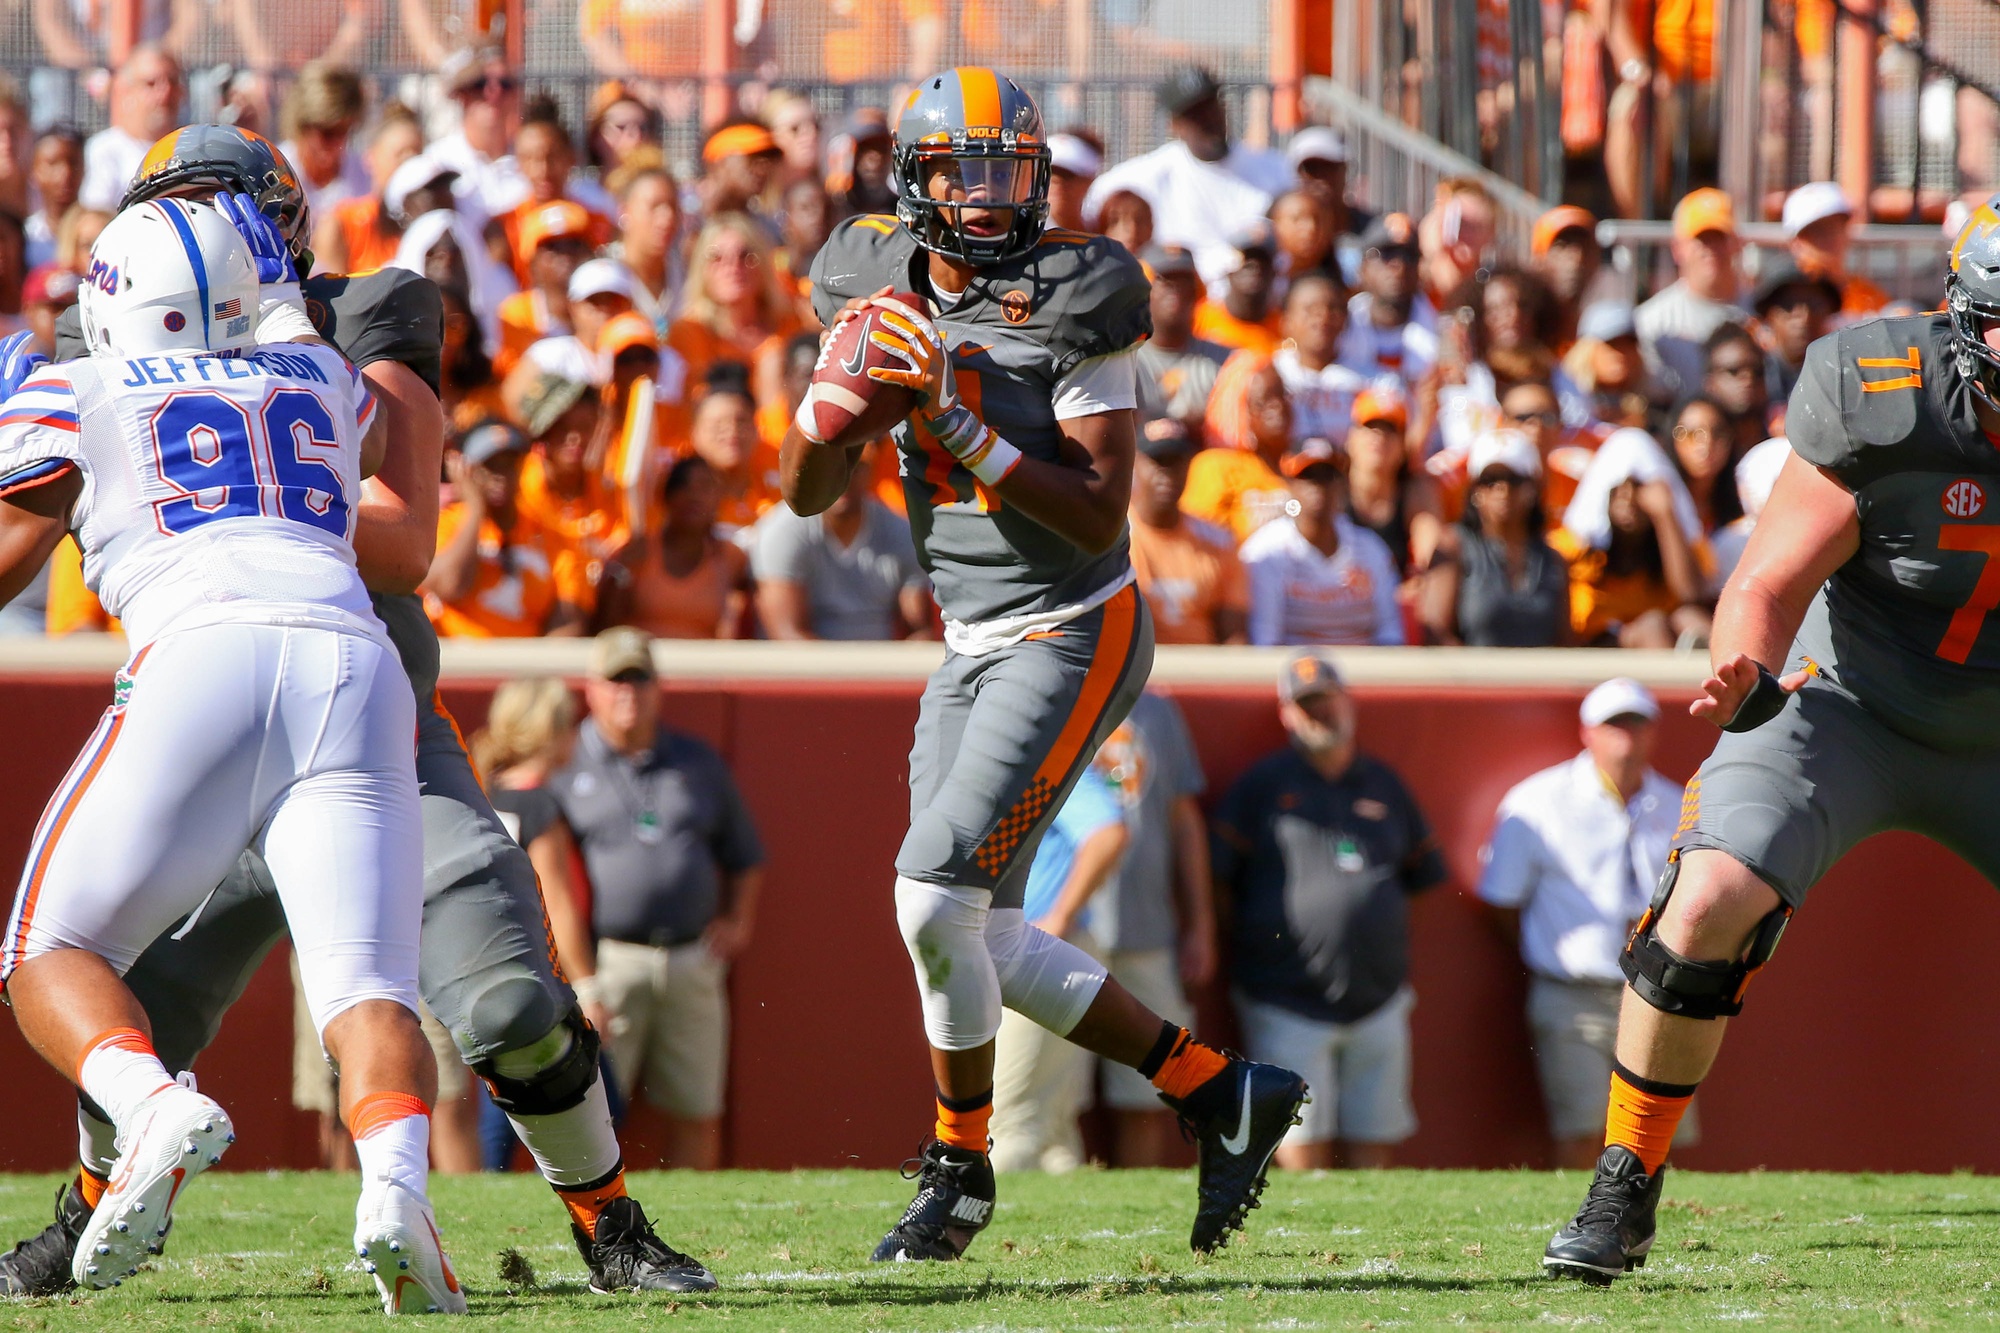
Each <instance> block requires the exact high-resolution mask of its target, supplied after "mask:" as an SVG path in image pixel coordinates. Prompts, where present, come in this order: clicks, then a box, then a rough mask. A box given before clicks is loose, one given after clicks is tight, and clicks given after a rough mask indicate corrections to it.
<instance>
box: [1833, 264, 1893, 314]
mask: <svg viewBox="0 0 2000 1333" xmlns="http://www.w3.org/2000/svg"><path fill="white" fill-rule="evenodd" d="M1888 304H1889V293H1887V292H1885V291H1883V290H1882V289H1881V288H1880V287H1877V286H1876V285H1875V284H1874V283H1872V282H1870V281H1868V279H1866V278H1864V277H1862V276H1861V275H1860V274H1859V273H1850V274H1848V275H1847V277H1846V279H1845V280H1844V281H1842V283H1841V285H1840V313H1841V314H1843V315H1846V316H1848V317H1849V318H1850V319H1853V318H1857V317H1859V316H1862V315H1872V314H1874V313H1876V312H1877V311H1878V310H1880V309H1882V307H1884V306H1886V305H1888Z"/></svg>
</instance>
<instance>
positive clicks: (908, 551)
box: [750, 500, 928, 639]
mask: <svg viewBox="0 0 2000 1333" xmlns="http://www.w3.org/2000/svg"><path fill="white" fill-rule="evenodd" d="M861 513H862V518H861V530H860V531H859V532H857V533H856V534H855V536H854V541H853V543H852V544H851V545H848V546H842V545H841V544H840V543H839V542H838V541H837V540H835V538H834V536H833V534H832V533H830V532H828V531H827V530H826V523H825V520H824V517H823V516H822V515H819V514H814V515H812V516H811V517H809V518H801V517H800V516H799V515H797V514H794V513H793V512H792V511H791V509H790V508H789V507H788V506H786V505H772V506H771V508H770V509H769V510H768V511H766V512H765V514H764V517H763V518H762V519H760V520H759V521H758V523H757V528H756V538H755V541H756V544H755V546H754V547H753V548H752V550H751V554H750V571H751V573H753V574H755V575H756V576H757V579H758V580H759V581H760V582H762V581H764V580H768V579H780V580H783V581H785V582H789V583H797V584H800V585H801V586H803V587H804V588H805V592H806V604H807V608H808V609H807V616H808V623H809V624H810V625H811V627H812V632H813V633H814V634H816V635H818V636H819V637H820V638H822V639H889V638H894V637H895V628H896V596H897V594H898V593H900V592H902V590H903V589H905V588H923V587H927V586H928V584H927V582H926V580H925V578H924V571H923V569H922V568H921V567H919V566H918V564H917V545H916V543H915V542H914V541H912V540H911V539H910V523H909V520H908V519H905V518H903V517H902V516H901V515H900V514H897V513H896V512H895V511H894V510H892V509H890V508H889V507H888V506H887V505H885V504H883V503H881V502H880V501H879V500H867V501H864V502H863V504H862V510H861Z"/></svg>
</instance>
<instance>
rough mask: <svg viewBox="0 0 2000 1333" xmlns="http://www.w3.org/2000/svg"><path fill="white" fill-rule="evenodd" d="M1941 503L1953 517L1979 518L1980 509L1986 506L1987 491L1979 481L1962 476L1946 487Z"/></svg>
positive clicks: (1945, 510)
mask: <svg viewBox="0 0 2000 1333" xmlns="http://www.w3.org/2000/svg"><path fill="white" fill-rule="evenodd" d="M1939 503H1940V504H1942V505H1943V507H1944V512H1945V513H1947V514H1949V515H1951V516H1952V517H1953V518H1977V517H1978V516H1979V511H1980V510H1982V509H1984V508H1986V491H1985V489H1984V488H1983V487H1981V486H1980V484H1979V483H1978V482H1976V481H1973V480H1972V479H1970V478H1961V479H1959V480H1958V481H1954V482H1953V483H1952V484H1951V485H1949V486H1947V487H1945V488H1944V498H1943V499H1942V500H1941V501H1940V502H1939Z"/></svg>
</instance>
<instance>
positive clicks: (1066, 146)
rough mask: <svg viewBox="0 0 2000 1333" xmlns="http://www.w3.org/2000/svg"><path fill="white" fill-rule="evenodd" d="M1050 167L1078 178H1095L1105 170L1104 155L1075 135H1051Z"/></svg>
mask: <svg viewBox="0 0 2000 1333" xmlns="http://www.w3.org/2000/svg"><path fill="white" fill-rule="evenodd" d="M1049 165H1050V166H1051V167H1053V168H1054V169H1055V170H1057V171H1067V172H1069V173H1070V174H1072V175H1076V176H1095V175H1096V174H1097V173H1098V172H1100V171H1102V170H1104V154H1102V153H1100V152H1098V151H1097V150H1096V149H1095V148H1092V147H1091V146H1090V144H1089V142H1088V141H1086V140H1083V139H1079V138H1077V137H1076V136H1075V135H1074V134H1051V135H1050V136H1049Z"/></svg>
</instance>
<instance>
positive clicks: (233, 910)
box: [125, 698, 576, 1071]
mask: <svg viewBox="0 0 2000 1333" xmlns="http://www.w3.org/2000/svg"><path fill="white" fill-rule="evenodd" d="M417 784H418V787H419V789H420V790H421V792H422V801H423V819H424V929H423V945H422V954H421V955H420V957H419V960H418V976H417V985H418V990H419V991H420V992H421V993H422V995H423V999H424V1003H425V1005H427V1006H428V1007H429V1009H430V1011H431V1012H432V1013H433V1014H435V1015H437V1018H438V1021H439V1022H441V1023H443V1024H444V1025H445V1027H446V1028H447V1029H448V1030H449V1031H450V1032H451V1035H452V1040H453V1041H454V1042H455V1043H457V1046H458V1049H459V1053H460V1054H461V1055H462V1056H464V1057H465V1059H466V1062H467V1063H473V1062H475V1061H480V1060H485V1059H488V1058H490V1057H492V1056H494V1055H497V1054H499V1053H500V1052H502V1051H511V1050H518V1049H520V1048H522V1047H525V1046H530V1045H533V1044H534V1043H535V1042H537V1041H539V1040H540V1039H541V1038H543V1037H545V1036H547V1035H548V1034H549V1032H550V1031H551V1030H553V1029H554V1028H555V1026H556V1025H557V1024H558V1023H560V1022H561V1021H562V1020H563V1019H564V1018H565V1017H566V1016H567V1015H568V1014H569V1012H570V1011H571V1010H572V1009H573V1008H575V1006H576V997H575V996H574V995H573V994H571V992H570V989H569V986H568V985H567V984H566V983H565V982H563V981H562V979H561V978H560V977H559V976H558V974H557V970H556V964H555V948H554V945H553V944H552V943H551V942H550V936H549V929H548V918H547V917H546V915H545V914H544V912H543V908H542V895H541V888H540V885H539V884H538V883H537V881H536V878H535V869H534V866H533V865H532V864H530V862H529V860H528V854H527V853H526V852H524V851H522V850H521V848H520V847H519V846H518V845H516V844H515V842H514V840H513V839H512V838H511V837H509V836H508V834H507V830H506V829H505V828H504V827H503V826H502V825H501V823H500V820H499V818H498V817H497V816H496V815H495V814H494V813H493V807H492V806H491V805H490V804H488V803H487V800H486V794H485V793H484V792H483V791H481V790H480V787H479V782H478V780H477V779H476V778H474V777H473V773H472V764H471V761H470V760H468V759H467V758H466V754H465V747H464V745H463V743H462V742H461V741H460V740H459V736H458V729H457V727H456V726H454V725H453V723H452V721H451V718H450V717H449V716H448V715H447V714H445V713H444V712H443V711H442V707H441V705H439V704H437V702H436V701H435V699H434V698H433V699H432V700H422V699H420V700H419V701H418V708H417ZM284 935H285V915H284V910H283V908H282V906H281V905H280V904H279V901H278V895H277V891H276V889H275V888H274V887H273V886H272V883H271V876H270V872H269V871H268V870H266V869H265V866H264V862H263V858H261V857H259V856H257V855H256V854H255V853H251V852H246V853H244V856H243V859H242V860H241V861H240V862H239V863H238V864H237V867H236V870H235V872H234V873H233V874H231V875H230V876H229V878H228V879H226V880H224V881H223V882H222V884H221V886H220V887H219V888H217V889H216V891H215V896H214V897H213V898H211V899H210V900H209V901H208V902H207V903H206V904H205V905H204V906H202V907H201V908H198V909H197V910H196V911H195V912H194V913H192V914H191V915H190V916H189V917H188V918H185V919H183V920H182V921H180V922H178V923H176V924H175V926H174V928H173V929H172V930H170V931H168V932H167V934H165V935H162V936H161V937H160V938H159V939H157V940H155V941H154V942H153V944H152V945H151V947H149V948H148V949H147V950H146V952H145V953H143V954H141V955H140V956H139V961H138V962H137V963H136V964H134V965H133V968H132V970H131V971H130V972H128V973H127V974H126V976H125V984H126V985H128V986H130V987H131V988H132V992H133V994H135V995H136V996H138V998H139V1003H140V1004H141V1005H142V1006H143V1007H144V1008H145V1010H146V1016H147V1017H148V1018H149V1019H151V1020H152V1024H153V1045H154V1048H155V1049H156V1050H158V1051H159V1054H160V1059H161V1061H162V1062H164V1063H165V1064H166V1066H167V1068H168V1069H170V1070H174V1071H179V1070H183V1069H187V1068H189V1067H190V1066H192V1065H193V1063H194V1060H195V1057H196V1056H198V1055H200V1054H201V1052H202V1050H203V1049H204V1048H206V1047H207V1045H208V1044H209V1043H210V1042H211V1041H213V1040H215V1034H216V1032H217V1030H218V1029H220V1028H221V1026H222V1017H223V1015H224V1013H226V1012H227V1011H228V1009H229V1006H230V1005H232V1004H234V1003H235V1002H236V1000H237V998H238V997H240V996H241V995H242V994H243V990H244V987H246V986H248V985H249V984H250V978H251V977H252V976H254V975H255V974H256V971H257V968H258V965H259V964H261V963H262V962H263V961H264V956H265V955H266V954H268V953H269V952H270V951H271V947H272V946H273V945H275V944H276V943H277V942H278V941H279V940H280V939H282V938H284Z"/></svg>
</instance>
